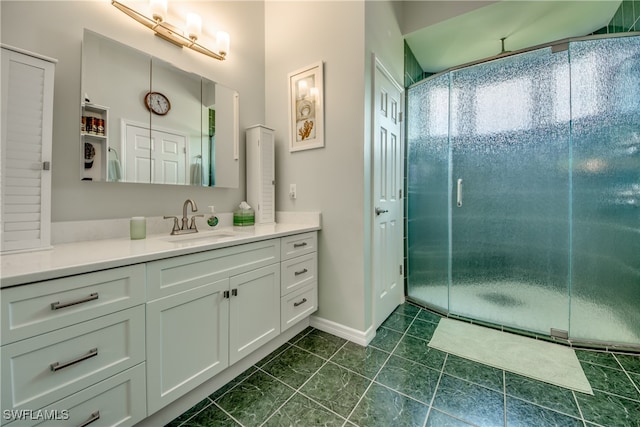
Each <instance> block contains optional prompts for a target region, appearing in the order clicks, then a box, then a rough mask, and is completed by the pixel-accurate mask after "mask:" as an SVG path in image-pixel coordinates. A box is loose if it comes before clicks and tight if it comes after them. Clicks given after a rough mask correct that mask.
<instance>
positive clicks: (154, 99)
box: [144, 92, 171, 116]
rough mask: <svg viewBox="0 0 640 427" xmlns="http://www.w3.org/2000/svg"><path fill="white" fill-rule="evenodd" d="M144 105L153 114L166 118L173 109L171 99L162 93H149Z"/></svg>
mask: <svg viewBox="0 0 640 427" xmlns="http://www.w3.org/2000/svg"><path fill="white" fill-rule="evenodd" d="M144 103H145V105H146V106H147V108H148V109H149V111H151V112H152V113H155V114H158V115H161V116H164V115H165V114H167V113H168V112H169V110H170V109H171V103H170V102H169V99H168V98H167V97H166V96H164V95H163V94H161V93H160V92H149V93H147V95H146V96H145V97H144Z"/></svg>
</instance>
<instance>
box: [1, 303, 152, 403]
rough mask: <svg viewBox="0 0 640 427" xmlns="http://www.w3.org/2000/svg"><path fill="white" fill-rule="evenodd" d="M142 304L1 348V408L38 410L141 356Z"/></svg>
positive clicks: (142, 346)
mask: <svg viewBox="0 0 640 427" xmlns="http://www.w3.org/2000/svg"><path fill="white" fill-rule="evenodd" d="M144 315H145V312H144V305H140V306H137V307H134V308H130V309H127V310H123V311H119V312H117V313H114V314H111V315H108V316H104V317H99V318H97V319H93V320H90V321H87V322H84V323H81V324H78V325H73V326H68V327H66V328H63V329H59V330H57V331H53V332H49V333H47V334H44V335H40V336H38V337H34V338H29V339H26V340H22V341H19V342H16V343H13V344H9V345H6V346H3V347H2V376H3V380H2V386H1V387H2V408H3V409H34V408H42V407H44V406H47V405H50V404H52V403H53V402H55V401H57V400H59V399H62V398H64V397H66V396H69V395H70V394H72V393H75V392H77V391H80V390H82V389H83V388H86V387H88V386H90V385H93V384H95V383H97V382H98V381H102V380H104V379H106V378H108V377H110V376H112V375H114V374H117V373H118V372H120V371H123V370H125V369H128V368H130V367H132V366H134V365H136V364H138V363H140V362H142V361H144V358H145V350H144V345H145V324H144Z"/></svg>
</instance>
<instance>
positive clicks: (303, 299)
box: [293, 298, 307, 307]
mask: <svg viewBox="0 0 640 427" xmlns="http://www.w3.org/2000/svg"><path fill="white" fill-rule="evenodd" d="M305 302H307V299H306V298H302V301H300V302H294V303H293V306H294V307H297V306H299V305H302V304H304V303H305Z"/></svg>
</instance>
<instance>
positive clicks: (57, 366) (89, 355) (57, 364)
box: [50, 348, 98, 372]
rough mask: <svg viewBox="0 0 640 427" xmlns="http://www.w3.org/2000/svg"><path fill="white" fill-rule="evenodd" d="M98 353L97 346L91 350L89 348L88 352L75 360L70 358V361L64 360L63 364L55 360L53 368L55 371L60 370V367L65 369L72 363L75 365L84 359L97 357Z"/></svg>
mask: <svg viewBox="0 0 640 427" xmlns="http://www.w3.org/2000/svg"><path fill="white" fill-rule="evenodd" d="M97 355H98V349H97V348H92V349H91V350H89V353H87V354H83V355H82V356H79V357H76V358H75V359H73V360H69V361H68V362H64V363H62V364H60V362H55V363H52V364H51V365H50V366H51V370H52V371H53V372H56V371H59V370H60V369H64V368H67V367H69V366H71V365H75V364H76V363H80V362H82V361H83V360H87V359H90V358H92V357H96V356H97Z"/></svg>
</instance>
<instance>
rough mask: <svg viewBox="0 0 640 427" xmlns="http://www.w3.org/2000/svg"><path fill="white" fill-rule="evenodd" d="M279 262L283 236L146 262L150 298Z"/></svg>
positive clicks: (167, 294) (182, 290)
mask: <svg viewBox="0 0 640 427" xmlns="http://www.w3.org/2000/svg"><path fill="white" fill-rule="evenodd" d="M276 262H280V239H271V240H265V241H262V242H255V243H247V244H245V245H238V246H231V247H228V248H222V249H214V250H211V251H207V252H201V253H197V254H192V255H184V256H179V257H175V258H169V259H164V260H159V261H154V262H150V263H148V264H147V295H148V300H149V301H152V300H155V299H157V298H162V297H166V296H169V295H173V294H176V293H178V292H184V291H188V290H189V289H195V288H197V287H200V286H204V285H207V284H210V283H213V282H215V281H217V280H219V279H224V278H227V277H231V276H233V275H236V274H241V273H245V272H247V271H251V270H254V269H256V268H260V267H264V266H267V265H270V264H273V263H276Z"/></svg>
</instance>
